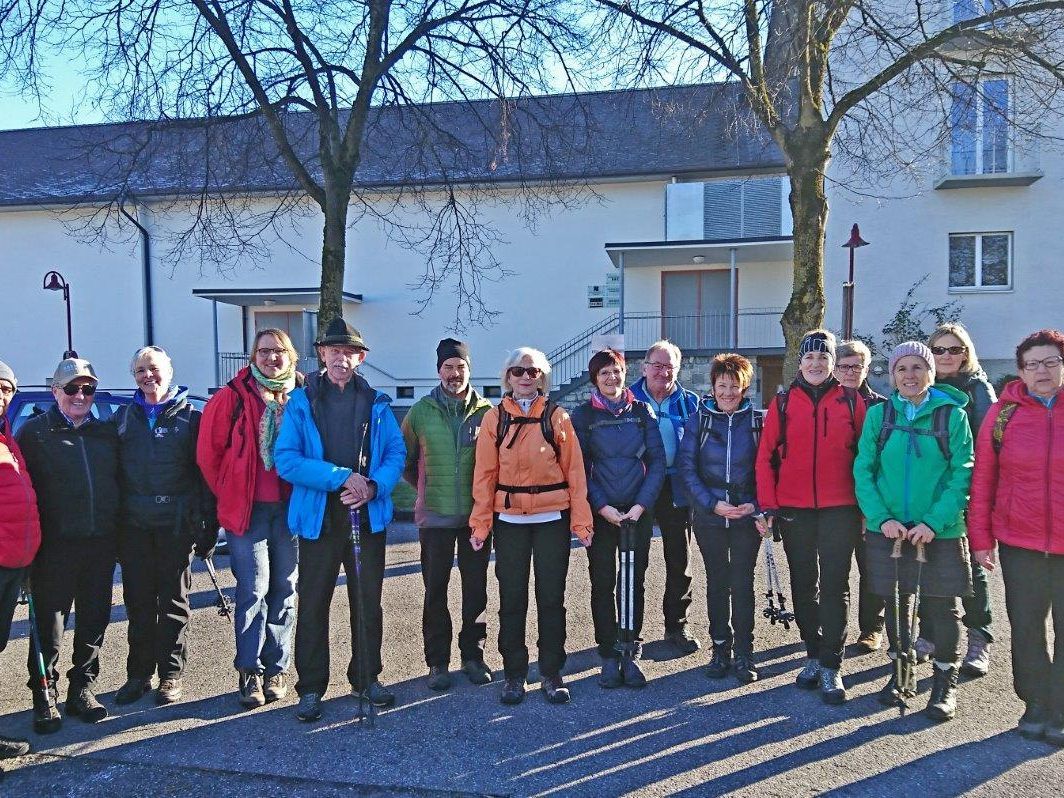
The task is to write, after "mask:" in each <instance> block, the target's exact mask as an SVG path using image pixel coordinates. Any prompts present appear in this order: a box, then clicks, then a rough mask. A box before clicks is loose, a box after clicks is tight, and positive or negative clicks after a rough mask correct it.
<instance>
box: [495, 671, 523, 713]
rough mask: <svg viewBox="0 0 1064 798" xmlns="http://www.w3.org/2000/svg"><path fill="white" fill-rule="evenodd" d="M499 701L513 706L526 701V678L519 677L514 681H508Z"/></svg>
mask: <svg viewBox="0 0 1064 798" xmlns="http://www.w3.org/2000/svg"><path fill="white" fill-rule="evenodd" d="M499 700H500V701H502V703H504V704H509V705H510V706H513V705H514V704H520V703H521V702H522V701H524V700H525V677H524V676H519V677H517V678H514V679H507V680H506V683H505V684H504V685H503V686H502V695H500V696H499Z"/></svg>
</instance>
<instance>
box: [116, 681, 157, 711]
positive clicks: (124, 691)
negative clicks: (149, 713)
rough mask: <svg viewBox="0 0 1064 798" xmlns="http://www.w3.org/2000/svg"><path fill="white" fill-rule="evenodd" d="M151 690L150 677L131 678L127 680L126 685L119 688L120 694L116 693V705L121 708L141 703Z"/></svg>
mask: <svg viewBox="0 0 1064 798" xmlns="http://www.w3.org/2000/svg"><path fill="white" fill-rule="evenodd" d="M149 690H151V677H150V676H149V677H147V678H145V679H141V678H138V677H133V676H130V677H129V678H128V679H126V683H125V684H124V685H122V686H121V687H119V688H118V692H117V693H115V703H116V704H118V705H119V706H125V705H126V704H132V703H133V702H135V701H139V700H140V699H141V697H142V696H143V695H144V694H145V693H146V692H148V691H149Z"/></svg>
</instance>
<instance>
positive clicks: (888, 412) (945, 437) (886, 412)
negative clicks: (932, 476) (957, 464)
mask: <svg viewBox="0 0 1064 798" xmlns="http://www.w3.org/2000/svg"><path fill="white" fill-rule="evenodd" d="M953 408H954V405H940V406H939V407H936V408H935V409H934V412H933V414H932V416H931V429H930V430H925V429H914V428H913V427H912V426H909V425H906V424H899V423H898V409H897V408H896V407H894V402H892V401H890V400H889V399H888V400H887V401H886V403H884V405H883V423H882V425H881V426H880V428H879V437H878V438H876V455H877V457H878V455H880V454H882V453H883V447H884V446H886V445H887V438H889V437H890V434H891V433H892V432H894V430H901V431H902V432H908V433H910V434H914V435H930V436H932V437H933V438H934V439H935V442H936V443H937V444H938V449H939V451H940V452H942V456H943V457H944V458H945V459H946V464H947V465H949V462H950V461H951V460H952V459H953V452H951V451H950V448H949V416H950V413H951V412H952V411H953Z"/></svg>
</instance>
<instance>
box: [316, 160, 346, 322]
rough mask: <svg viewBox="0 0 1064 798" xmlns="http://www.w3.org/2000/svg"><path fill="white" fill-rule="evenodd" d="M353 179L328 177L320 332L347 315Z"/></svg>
mask: <svg viewBox="0 0 1064 798" xmlns="http://www.w3.org/2000/svg"><path fill="white" fill-rule="evenodd" d="M350 185H351V184H350V182H347V183H345V182H344V181H343V180H338V179H333V180H330V179H328V178H326V180H325V207H324V208H322V211H323V212H324V213H325V229H324V232H323V242H322V247H321V297H320V302H319V305H318V335H319V336H321V335H322V334H323V333H324V331H325V328H326V327H327V326H328V324H329V322H330V321H332V320H333V319H336V318H340V317H342V316H343V313H344V307H343V292H344V265H345V259H346V258H345V256H346V252H347V211H348V206H349V201H350Z"/></svg>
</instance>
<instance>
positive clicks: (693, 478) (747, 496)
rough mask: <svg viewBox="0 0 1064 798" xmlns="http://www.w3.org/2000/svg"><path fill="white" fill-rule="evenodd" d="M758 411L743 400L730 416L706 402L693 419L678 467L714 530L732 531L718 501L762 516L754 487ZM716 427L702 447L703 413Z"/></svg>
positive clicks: (702, 518) (700, 516) (711, 427)
mask: <svg viewBox="0 0 1064 798" xmlns="http://www.w3.org/2000/svg"><path fill="white" fill-rule="evenodd" d="M760 412H761V411H760V410H755V409H754V408H753V407H752V406H751V404H750V400H749V399H743V401H742V404H740V405H739V407H738V409H737V410H736V411H735V412H734V413H731V414H730V415H729V414H728V413H725V412H724V411H722V410H720V409H718V408H717V404H716V402H715V401H714V400H713V398H712V397H709V396H707V397H705V398H704V399H703V400H702V402H701V404H700V405H699V408H698V413H696V414H695V415H693V416H691V417H690V418H689V419H688V420H687V426H686V428H685V429H684V433H683V440H681V441H680V452H679V454H677V455H676V465H677V467H678V468H679V473H680V477H681V478H682V479H683V481H684V486H685V487H686V489H687V493H688V495H689V496H690V498H691V506H692V507H693V509H694V511H695V515H696V517H697V518H698V519H699V520H700V521H702V522H704V523H706V524H709V525H710V526H720V527H726V526H730V525H731V524H730V521H729V519H727V518H721V517H720V516H719V515H717V514H716V513H715V512H713V508H714V507H716V506H717V502H719V501H725V502H728V503H729V504H736V505H738V504H747V503H750V504H753V505H754V507H755V512H756V511H757V500H756V496H755V493H756V490H755V484H754V463H755V461H756V460H757V439H756V436H755V434H754V423H753V422H754V414H755V413H760ZM703 413H704V414H706V416H707V420H708V421H709V422H710V425H709V428H708V430H707V432H706V442H705V443H704V444H702V445H701V446H699V440H698V439H699V434H698V432H699V425H700V418H701V414H703Z"/></svg>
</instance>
